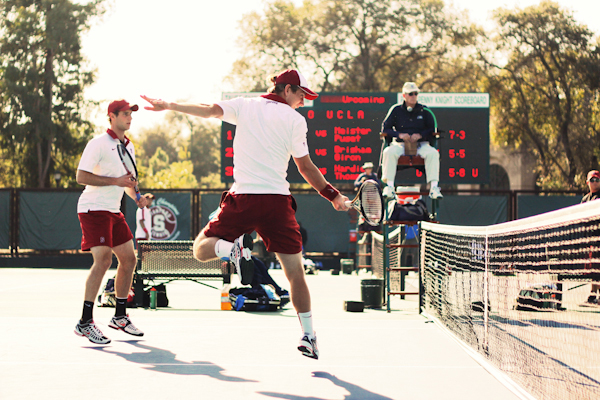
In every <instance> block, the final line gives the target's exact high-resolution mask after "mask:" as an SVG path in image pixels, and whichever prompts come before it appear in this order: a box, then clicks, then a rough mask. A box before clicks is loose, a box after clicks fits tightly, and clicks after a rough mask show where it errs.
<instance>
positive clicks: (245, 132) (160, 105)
mask: <svg viewBox="0 0 600 400" xmlns="http://www.w3.org/2000/svg"><path fill="white" fill-rule="evenodd" d="M271 82H272V83H273V86H272V87H271V88H270V89H269V91H268V93H267V94H264V95H262V96H260V97H254V98H236V99H232V100H224V101H220V102H218V103H216V104H212V105H208V104H177V103H169V102H166V101H163V100H159V99H152V98H149V97H146V96H142V98H143V99H144V100H146V101H148V102H149V103H150V106H147V107H145V108H146V109H147V110H152V111H163V110H172V111H177V112H182V113H186V114H190V115H195V116H199V117H203V118H219V119H221V120H223V121H225V122H228V123H230V124H233V125H236V133H235V138H234V140H233V165H234V169H233V178H234V183H233V185H232V186H231V188H230V189H229V192H228V193H226V194H225V195H224V196H223V198H222V199H221V204H220V211H219V213H218V214H217V215H216V217H215V218H213V219H212V220H211V221H210V222H209V223H208V225H206V226H205V227H204V229H203V230H202V232H200V234H199V235H198V237H197V238H196V240H195V241H194V257H196V258H197V259H199V260H202V261H206V260H210V259H213V258H215V257H220V258H229V259H230V260H231V261H232V262H233V263H234V264H235V266H236V270H237V273H238V276H239V278H240V280H241V281H242V283H244V284H248V283H250V282H251V280H252V274H253V272H254V270H253V268H254V263H253V262H252V259H251V252H252V238H251V236H250V234H251V233H252V231H256V232H257V233H258V234H259V235H260V236H261V237H262V239H263V240H264V243H265V245H266V247H267V250H268V251H270V252H274V253H276V254H277V257H278V258H279V261H280V262H281V265H282V266H283V269H284V272H285V275H286V277H287V279H288V280H289V282H290V292H291V299H292V304H293V305H294V308H295V309H296V312H297V313H298V317H299V319H300V324H301V326H302V330H303V333H302V338H301V339H300V345H299V346H298V350H300V351H301V352H302V354H303V355H305V356H307V357H311V358H315V359H316V358H319V351H318V348H317V338H316V336H315V332H314V330H313V322H312V313H311V302H310V292H309V290H308V286H307V284H306V280H305V278H304V267H303V265H302V237H301V235H300V227H299V225H298V222H297V221H296V216H295V212H296V201H295V200H294V198H293V197H292V195H291V193H290V190H289V186H290V185H289V183H288V182H287V179H286V178H287V168H288V163H289V159H290V156H291V157H293V158H294V161H295V163H296V165H297V166H298V171H300V173H301V174H302V176H303V177H304V179H305V180H306V181H307V182H308V183H309V184H310V185H311V186H312V187H313V188H315V190H317V191H318V192H319V193H320V194H321V196H323V197H325V198H326V199H328V200H329V201H331V203H332V205H333V207H334V208H335V209H336V210H338V211H347V210H348V206H346V205H345V204H344V202H345V201H346V200H348V198H347V197H346V196H344V195H342V194H340V192H338V191H337V190H336V189H335V188H334V187H333V186H331V185H330V184H329V183H328V182H327V181H326V180H325V177H324V176H323V174H321V172H320V171H319V169H318V168H317V167H316V166H315V164H314V163H313V162H312V160H311V158H310V155H309V152H308V145H307V141H306V134H307V131H308V128H307V124H306V120H305V119H304V117H303V116H302V115H301V114H300V113H298V112H297V111H295V110H296V108H298V107H301V106H303V105H304V99H308V100H313V99H316V98H317V97H318V95H317V94H316V93H315V92H313V91H312V90H310V89H309V88H308V84H307V82H306V79H305V78H304V77H303V76H302V75H301V74H300V72H298V71H297V70H293V69H290V70H286V71H283V72H281V73H280V74H279V75H276V76H273V77H272V78H271Z"/></svg>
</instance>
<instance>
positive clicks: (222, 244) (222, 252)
mask: <svg viewBox="0 0 600 400" xmlns="http://www.w3.org/2000/svg"><path fill="white" fill-rule="evenodd" d="M232 248H233V243H231V242H228V241H227V240H223V239H219V240H217V243H215V254H216V255H217V257H219V258H220V259H221V260H223V261H229V256H230V255H231V249H232Z"/></svg>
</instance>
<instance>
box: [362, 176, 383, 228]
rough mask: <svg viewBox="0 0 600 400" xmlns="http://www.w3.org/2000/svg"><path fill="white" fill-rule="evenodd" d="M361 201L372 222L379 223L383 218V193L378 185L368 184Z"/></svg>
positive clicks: (364, 188) (366, 214)
mask: <svg viewBox="0 0 600 400" xmlns="http://www.w3.org/2000/svg"><path fill="white" fill-rule="evenodd" d="M361 200H362V201H361V203H362V208H363V210H364V214H365V217H366V218H367V219H369V220H371V221H372V222H375V223H379V222H380V221H381V219H382V218H383V207H382V205H381V195H380V194H379V189H378V188H377V186H376V185H366V186H365V187H363V190H362V192H361Z"/></svg>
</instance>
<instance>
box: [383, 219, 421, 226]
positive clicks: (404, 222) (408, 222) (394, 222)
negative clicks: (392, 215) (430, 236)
mask: <svg viewBox="0 0 600 400" xmlns="http://www.w3.org/2000/svg"><path fill="white" fill-rule="evenodd" d="M419 222H421V221H389V220H388V221H385V224H386V225H410V226H413V225H417V224H418V223H419Z"/></svg>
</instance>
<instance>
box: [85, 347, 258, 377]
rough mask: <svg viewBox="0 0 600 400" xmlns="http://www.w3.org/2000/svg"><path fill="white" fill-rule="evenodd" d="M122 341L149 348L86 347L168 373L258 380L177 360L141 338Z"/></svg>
mask: <svg viewBox="0 0 600 400" xmlns="http://www.w3.org/2000/svg"><path fill="white" fill-rule="evenodd" d="M120 342H121V343H128V344H130V345H132V346H135V347H137V348H138V349H143V350H149V351H145V352H135V353H122V352H119V351H113V350H110V348H109V347H85V348H87V349H92V350H96V351H100V352H102V353H107V354H114V355H116V356H119V357H121V358H123V359H124V360H127V361H129V362H132V363H136V364H140V365H142V366H144V369H147V370H150V371H156V372H163V373H166V374H175V375H205V376H210V377H211V378H215V379H218V380H221V381H227V382H256V381H254V380H248V379H244V378H238V377H235V376H227V375H223V374H222V372H223V371H225V369H223V368H221V367H219V366H218V365H216V364H213V363H211V362H208V361H192V362H184V361H180V360H177V355H176V354H175V353H173V352H171V351H169V350H164V349H159V348H158V347H152V346H147V345H145V344H143V343H140V341H139V340H123V341H120Z"/></svg>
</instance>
